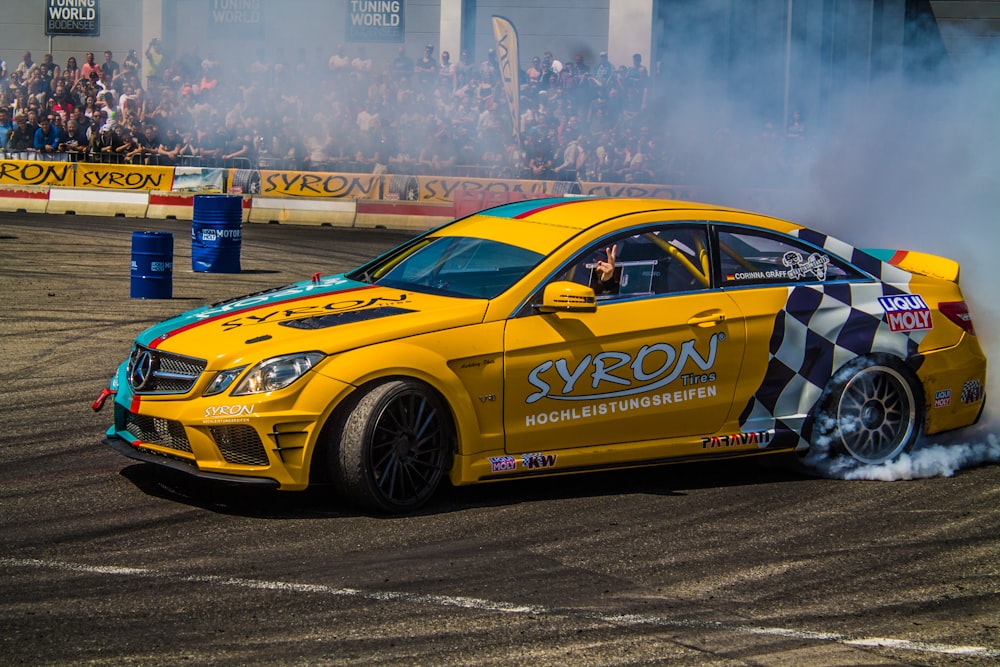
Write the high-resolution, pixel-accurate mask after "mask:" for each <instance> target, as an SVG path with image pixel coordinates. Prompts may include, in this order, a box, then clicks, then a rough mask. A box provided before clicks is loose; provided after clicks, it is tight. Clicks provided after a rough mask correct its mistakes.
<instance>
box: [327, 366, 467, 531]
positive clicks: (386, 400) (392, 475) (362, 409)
mask: <svg viewBox="0 0 1000 667" xmlns="http://www.w3.org/2000/svg"><path fill="white" fill-rule="evenodd" d="M451 439H452V438H451V420H450V418H449V416H448V413H447V410H446V408H445V406H444V404H443V402H442V401H441V400H440V398H439V397H438V396H437V394H435V393H434V392H433V391H432V390H431V389H430V388H429V387H427V386H425V385H424V384H422V383H419V382H416V381H414V380H392V381H388V382H384V383H382V384H379V385H376V386H374V387H372V388H371V389H369V390H367V392H366V393H364V394H363V395H362V396H361V398H359V399H358V400H357V402H355V403H354V405H353V407H352V408H351V409H350V411H349V412H348V414H347V415H346V417H345V418H344V421H343V428H342V429H341V430H340V440H339V443H335V447H336V451H335V456H333V457H332V459H333V461H332V462H333V475H334V481H335V482H336V484H337V485H338V487H339V488H340V489H341V491H342V493H343V494H344V495H345V497H346V498H347V500H348V501H349V502H351V503H353V504H356V505H358V506H361V507H363V508H366V509H370V510H375V511H379V512H390V513H398V512H406V511H411V510H415V509H417V508H418V507H420V506H421V505H423V504H424V503H425V502H427V500H428V499H429V498H430V497H431V495H432V494H433V493H434V491H435V490H436V489H437V487H438V485H439V484H440V482H441V478H442V477H443V476H444V472H445V468H446V463H447V461H448V458H449V456H448V454H449V446H450V443H451Z"/></svg>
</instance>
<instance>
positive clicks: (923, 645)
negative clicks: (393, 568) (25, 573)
mask: <svg viewBox="0 0 1000 667" xmlns="http://www.w3.org/2000/svg"><path fill="white" fill-rule="evenodd" d="M0 567H3V568H12V567H19V568H33V569H50V570H61V571H65V572H79V573H82V574H94V575H111V576H116V577H136V578H156V579H165V580H168V581H171V582H177V583H196V584H211V585H220V586H233V587H236V588H244V589H248V590H268V591H279V592H284V593H307V594H312V595H332V596H337V597H348V598H358V599H364V600H370V601H373V602H387V603H392V602H400V603H406V604H417V605H425V606H432V607H455V608H459V609H469V610H473V611H486V612H499V613H505V614H534V615H548V616H563V617H567V618H579V619H587V620H591V621H600V622H604V623H609V624H614V625H620V626H625V627H628V626H658V627H663V628H676V629H691V630H714V631H719V632H733V633H737V634H742V635H753V636H761V637H784V638H788V639H800V640H808V641H816V642H828V643H836V644H843V645H845V646H854V647H865V648H873V647H874V648H890V649H896V650H904V651H916V652H922V653H936V654H947V655H964V656H974V657H982V658H1000V649H997V648H989V647H986V646H961V645H955V644H941V643H934V642H916V641H910V640H907V639H896V638H892V637H850V636H848V635H844V634H841V633H833V632H813V631H808V630H794V629H791V628H780V627H766V626H756V625H748V624H740V623H724V622H721V621H695V620H685V619H676V618H666V617H663V616H656V615H653V614H612V613H607V612H595V611H590V610H584V609H573V608H571V607H545V606H540V605H523V604H515V603H511V602H500V601H494V600H486V599H483V598H473V597H464V596H452V595H430V594H422V593H404V592H399V591H365V590H361V589H357V588H338V587H334V586H327V585H325V584H303V583H296V582H289V581H273V580H267V579H247V578H244V577H227V576H224V575H210V574H203V575H198V574H180V573H176V572H170V571H160V570H154V569H149V568H136V567H123V566H115V565H87V564H84V563H70V562H65V561H50V560H41V559H36V558H0Z"/></svg>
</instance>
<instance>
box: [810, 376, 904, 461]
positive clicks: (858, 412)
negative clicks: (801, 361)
mask: <svg viewBox="0 0 1000 667" xmlns="http://www.w3.org/2000/svg"><path fill="white" fill-rule="evenodd" d="M911 375H912V374H910V373H909V372H907V371H906V370H905V369H903V368H901V367H897V364H896V363H893V362H886V363H881V362H876V361H871V360H869V361H866V362H861V363H858V364H856V365H853V366H852V367H851V368H850V369H849V370H845V371H842V372H840V373H838V374H837V377H835V378H834V379H833V380H832V381H831V386H830V390H829V391H828V393H827V397H826V399H825V400H824V402H823V404H822V407H821V409H820V410H819V413H818V416H817V420H816V427H815V434H814V436H813V439H812V440H813V446H814V447H815V448H819V449H823V450H825V451H827V452H829V453H832V454H846V455H848V456H850V457H851V458H853V459H854V460H856V461H858V462H859V463H863V464H869V465H878V464H881V463H885V462H887V461H892V460H893V459H895V458H896V457H897V456H899V455H900V454H901V453H903V452H904V451H906V450H907V449H909V448H910V447H912V446H913V444H914V443H915V442H916V440H917V436H918V435H919V434H920V424H921V420H922V412H923V404H922V399H919V396H920V394H919V389H914V387H915V386H916V382H915V380H912V379H911Z"/></svg>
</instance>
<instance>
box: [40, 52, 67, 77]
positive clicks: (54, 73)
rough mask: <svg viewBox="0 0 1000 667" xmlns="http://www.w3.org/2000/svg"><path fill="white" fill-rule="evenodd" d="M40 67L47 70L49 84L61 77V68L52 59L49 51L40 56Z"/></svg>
mask: <svg viewBox="0 0 1000 667" xmlns="http://www.w3.org/2000/svg"><path fill="white" fill-rule="evenodd" d="M40 67H45V68H46V69H47V70H48V73H49V84H50V85H51V84H52V82H53V81H55V80H57V79H61V78H62V69H60V68H59V65H57V64H56V63H55V62H54V61H53V60H52V54H51V53H46V54H45V55H44V56H42V64H41V65H40Z"/></svg>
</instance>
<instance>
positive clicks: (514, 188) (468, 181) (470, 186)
mask: <svg viewBox="0 0 1000 667" xmlns="http://www.w3.org/2000/svg"><path fill="white" fill-rule="evenodd" d="M416 179H417V183H418V185H419V197H418V200H419V201H422V202H437V203H441V204H444V203H448V202H453V201H455V193H456V192H458V191H465V192H503V193H523V194H525V195H530V196H531V197H539V196H542V195H553V196H559V195H563V194H569V192H568V189H569V186H574V185H576V184H575V183H570V182H567V181H529V180H515V179H503V178H460V177H454V178H452V177H449V176H417V177H416Z"/></svg>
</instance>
